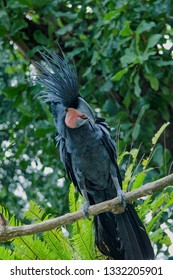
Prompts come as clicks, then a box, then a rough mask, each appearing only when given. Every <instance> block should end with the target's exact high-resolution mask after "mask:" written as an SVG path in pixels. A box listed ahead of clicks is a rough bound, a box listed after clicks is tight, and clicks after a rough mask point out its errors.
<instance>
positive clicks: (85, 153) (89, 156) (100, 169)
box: [72, 141, 110, 184]
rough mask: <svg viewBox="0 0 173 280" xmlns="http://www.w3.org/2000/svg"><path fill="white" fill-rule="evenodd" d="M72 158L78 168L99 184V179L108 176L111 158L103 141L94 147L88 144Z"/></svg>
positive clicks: (85, 175)
mask: <svg viewBox="0 0 173 280" xmlns="http://www.w3.org/2000/svg"><path fill="white" fill-rule="evenodd" d="M72 160H73V163H74V166H75V167H76V169H78V170H80V172H82V174H83V176H84V177H85V178H86V179H87V180H89V181H91V182H93V183H97V184H98V181H99V180H101V181H102V179H103V178H106V177H107V174H108V172H109V166H110V159H109V156H108V153H107V151H106V149H105V147H104V146H103V145H102V143H101V141H98V144H97V145H95V146H94V147H92V146H86V147H85V149H83V150H82V149H81V150H78V151H75V152H74V153H73V156H72Z"/></svg>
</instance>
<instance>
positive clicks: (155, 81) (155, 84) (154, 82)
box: [145, 74, 159, 91]
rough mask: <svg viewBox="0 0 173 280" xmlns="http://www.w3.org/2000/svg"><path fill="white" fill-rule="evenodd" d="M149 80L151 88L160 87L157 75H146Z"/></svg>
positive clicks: (156, 88)
mask: <svg viewBox="0 0 173 280" xmlns="http://www.w3.org/2000/svg"><path fill="white" fill-rule="evenodd" d="M145 77H146V78H147V80H148V81H149V82H150V85H151V88H152V89H154V90H155V91H157V90H158V89H159V80H158V79H157V77H156V76H155V75H148V74H147V75H145Z"/></svg>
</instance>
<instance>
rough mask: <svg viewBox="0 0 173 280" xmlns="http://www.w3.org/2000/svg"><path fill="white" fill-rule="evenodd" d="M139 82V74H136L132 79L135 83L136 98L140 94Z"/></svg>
mask: <svg viewBox="0 0 173 280" xmlns="http://www.w3.org/2000/svg"><path fill="white" fill-rule="evenodd" d="M139 80H140V77H139V74H137V75H136V76H135V78H134V82H135V95H136V96H137V97H139V96H140V94H141V87H140V84H139Z"/></svg>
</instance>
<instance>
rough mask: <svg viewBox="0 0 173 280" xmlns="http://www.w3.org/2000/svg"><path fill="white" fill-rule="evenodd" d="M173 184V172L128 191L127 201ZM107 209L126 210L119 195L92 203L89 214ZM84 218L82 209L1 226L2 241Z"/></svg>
mask: <svg viewBox="0 0 173 280" xmlns="http://www.w3.org/2000/svg"><path fill="white" fill-rule="evenodd" d="M170 185H173V174H171V175H168V176H166V177H163V178H162V179H159V180H157V181H154V182H151V183H148V184H145V185H143V186H142V187H140V188H139V189H136V190H134V191H131V192H128V193H126V195H125V197H126V201H127V202H132V201H134V200H136V199H138V198H141V197H143V196H147V195H151V194H152V193H154V192H156V191H160V190H162V189H164V188H165V187H167V186H170ZM106 211H113V212H115V213H117V214H120V213H122V212H123V211H124V208H123V206H122V204H121V202H120V199H119V198H118V197H116V198H114V199H111V200H107V201H104V202H102V203H99V204H96V205H92V206H90V207H89V215H90V216H92V215H93V216H94V215H97V214H100V213H103V212H106ZM83 218H84V214H83V212H82V210H79V211H76V212H73V213H68V214H65V215H63V216H60V217H57V218H53V219H50V220H46V221H43V222H40V223H39V224H31V225H23V226H13V227H11V226H0V241H1V242H5V241H8V240H10V239H12V238H15V237H19V236H25V235H32V234H36V233H39V232H44V231H50V230H52V229H55V228H57V227H60V226H64V225H67V224H72V223H73V222H75V221H78V220H81V219H83Z"/></svg>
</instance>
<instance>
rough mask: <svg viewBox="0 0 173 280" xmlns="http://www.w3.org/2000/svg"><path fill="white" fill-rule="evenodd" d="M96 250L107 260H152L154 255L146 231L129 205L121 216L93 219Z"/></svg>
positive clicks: (105, 215) (105, 216)
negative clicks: (107, 258) (105, 256)
mask: <svg viewBox="0 0 173 280" xmlns="http://www.w3.org/2000/svg"><path fill="white" fill-rule="evenodd" d="M94 224H95V241H96V245H97V247H98V249H99V250H100V251H101V252H102V253H103V254H104V255H107V256H108V257H109V258H112V259H120V260H121V259H126V260H147V259H153V258H154V253H153V248H152V246H151V243H150V240H149V238H148V235H147V233H146V230H145V228H144V226H143V224H142V222H141V221H140V219H139V217H138V215H137V213H136V211H135V210H134V208H133V206H132V205H131V204H127V208H126V210H125V212H124V213H122V214H114V213H112V212H106V213H101V214H99V215H97V216H95V218H94Z"/></svg>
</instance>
